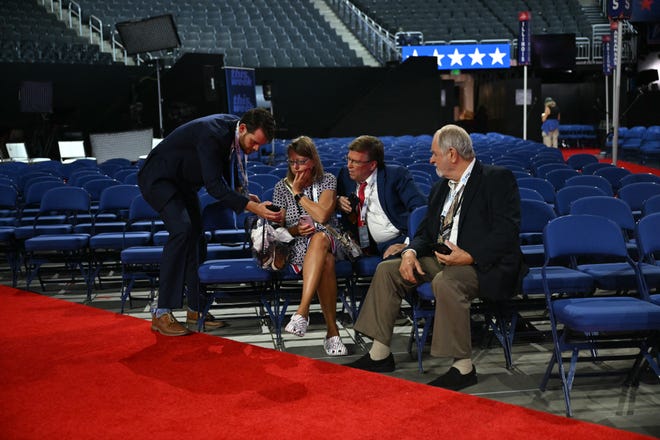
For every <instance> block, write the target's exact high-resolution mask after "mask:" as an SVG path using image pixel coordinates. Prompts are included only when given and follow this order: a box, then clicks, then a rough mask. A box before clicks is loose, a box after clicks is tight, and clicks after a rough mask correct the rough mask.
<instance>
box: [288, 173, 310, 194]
mask: <svg viewBox="0 0 660 440" xmlns="http://www.w3.org/2000/svg"><path fill="white" fill-rule="evenodd" d="M310 176H311V172H310V170H308V169H306V170H302V171H300V172H297V173H296V174H295V175H294V177H293V183H292V184H291V189H292V190H293V193H294V194H298V193H300V192H302V190H303V189H305V188H306V187H308V186H309V178H310Z"/></svg>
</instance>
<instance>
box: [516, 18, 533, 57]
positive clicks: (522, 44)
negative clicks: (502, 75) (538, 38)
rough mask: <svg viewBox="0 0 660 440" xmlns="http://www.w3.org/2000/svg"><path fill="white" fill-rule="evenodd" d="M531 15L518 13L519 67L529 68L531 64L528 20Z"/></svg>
mask: <svg viewBox="0 0 660 440" xmlns="http://www.w3.org/2000/svg"><path fill="white" fill-rule="evenodd" d="M531 18H532V13H531V12H529V11H522V12H519V13H518V23H519V26H518V30H519V32H518V64H519V65H520V66H529V65H530V64H532V55H531V53H532V51H531V42H530V40H531V34H532V28H531V23H530V20H531Z"/></svg>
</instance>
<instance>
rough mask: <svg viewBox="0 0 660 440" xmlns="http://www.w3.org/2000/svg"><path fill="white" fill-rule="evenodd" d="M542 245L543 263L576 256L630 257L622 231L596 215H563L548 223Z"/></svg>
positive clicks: (608, 220)
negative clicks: (543, 252) (543, 250)
mask: <svg viewBox="0 0 660 440" xmlns="http://www.w3.org/2000/svg"><path fill="white" fill-rule="evenodd" d="M543 245H544V248H545V254H546V263H548V262H549V261H550V260H552V259H555V258H561V257H571V256H579V255H598V256H614V257H621V258H625V259H628V258H629V257H628V250H627V249H626V244H625V241H624V239H623V234H621V228H620V227H619V226H618V225H617V224H616V223H614V222H613V221H612V220H610V219H607V218H605V217H600V216H596V215H565V216H562V217H557V218H556V219H554V220H551V221H550V222H548V224H547V226H546V227H545V230H544V231H543Z"/></svg>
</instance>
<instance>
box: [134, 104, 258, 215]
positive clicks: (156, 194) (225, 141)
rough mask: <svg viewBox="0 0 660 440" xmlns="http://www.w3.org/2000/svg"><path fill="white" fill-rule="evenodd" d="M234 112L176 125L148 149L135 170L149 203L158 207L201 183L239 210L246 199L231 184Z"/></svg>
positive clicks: (236, 118)
mask: <svg viewBox="0 0 660 440" xmlns="http://www.w3.org/2000/svg"><path fill="white" fill-rule="evenodd" d="M238 121H239V118H238V117H237V116H234V115H226V114H215V115H210V116H205V117H202V118H199V119H195V120H193V121H190V122H188V123H186V124H184V125H181V126H180V127H178V128H176V129H175V130H174V131H173V132H172V133H170V134H169V135H168V136H167V137H166V138H165V139H163V141H162V142H161V143H160V144H158V145H157V146H156V147H155V148H154V149H152V150H151V152H150V153H149V156H148V157H147V159H146V161H145V163H144V164H143V165H142V167H141V169H140V172H139V174H138V182H139V185H140V188H141V190H142V194H143V195H144V198H145V200H147V202H149V204H150V205H151V206H152V207H153V208H154V209H156V210H157V211H160V210H161V209H162V208H163V206H164V205H165V203H167V201H168V200H169V199H170V198H172V196H174V194H176V193H183V194H186V195H187V196H188V197H192V196H193V194H194V195H195V196H196V194H197V191H199V189H200V188H201V187H202V186H204V187H206V190H207V191H208V193H209V194H210V195H211V196H213V197H215V198H216V199H218V200H219V201H221V202H222V203H223V204H224V205H225V206H227V207H229V208H231V209H233V210H234V211H236V212H240V211H242V210H244V209H245V205H247V203H248V199H247V198H246V197H244V196H242V195H240V194H239V193H237V192H235V191H234V190H233V189H232V188H231V186H230V184H231V173H232V172H234V170H232V169H231V159H230V154H231V146H232V144H233V142H234V139H235V130H236V124H237V123H238Z"/></svg>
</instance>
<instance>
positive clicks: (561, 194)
mask: <svg viewBox="0 0 660 440" xmlns="http://www.w3.org/2000/svg"><path fill="white" fill-rule="evenodd" d="M605 195H606V194H605V191H603V190H602V189H600V188H598V187H596V186H586V185H573V186H565V187H563V188H562V189H560V190H559V191H557V194H555V210H556V211H557V214H558V215H567V214H568V213H569V212H570V211H571V204H572V203H573V202H574V201H575V200H578V199H580V198H582V197H589V196H605Z"/></svg>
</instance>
